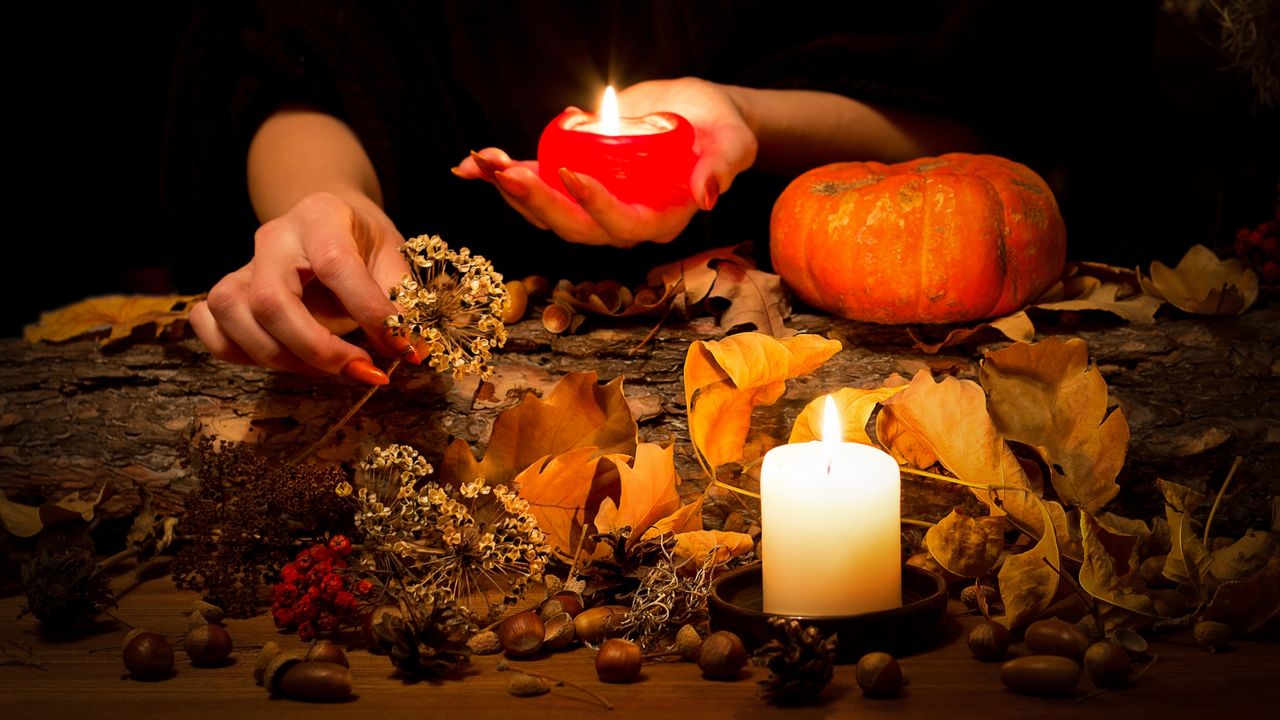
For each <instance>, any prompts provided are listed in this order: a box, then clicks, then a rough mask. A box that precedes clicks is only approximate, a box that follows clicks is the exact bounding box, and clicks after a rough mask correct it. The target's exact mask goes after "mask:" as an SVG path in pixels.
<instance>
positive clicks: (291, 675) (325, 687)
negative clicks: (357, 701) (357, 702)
mask: <svg viewBox="0 0 1280 720" xmlns="http://www.w3.org/2000/svg"><path fill="white" fill-rule="evenodd" d="M273 685H274V688H273V690H272V692H273V694H279V695H284V696H285V697H290V698H295V699H297V700H310V701H313V702H338V701H341V700H346V699H347V698H349V697H351V690H352V689H353V688H354V686H355V681H354V678H353V677H352V675H351V669H350V668H347V667H343V666H342V665H336V664H334V663H329V662H318V661H315V660H310V661H303V662H295V663H292V664H289V665H287V666H286V667H284V668H283V670H280V671H278V672H277V674H276V679H275V682H274V683H273Z"/></svg>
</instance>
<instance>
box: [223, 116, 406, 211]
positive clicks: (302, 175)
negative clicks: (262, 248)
mask: <svg viewBox="0 0 1280 720" xmlns="http://www.w3.org/2000/svg"><path fill="white" fill-rule="evenodd" d="M248 179H249V197H250V199H251V200H252V202H253V209H254V212H256V213H257V215H258V219H259V220H261V221H263V222H266V221H268V220H271V219H273V218H277V217H279V216H281V215H283V214H285V213H286V212H288V211H289V209H290V208H292V207H293V206H294V205H296V204H297V203H298V201H299V200H301V199H302V198H304V197H306V196H308V195H311V194H314V193H318V192H328V193H332V194H334V195H337V196H338V197H341V198H343V199H344V200H346V201H347V202H349V203H351V204H353V205H358V204H363V203H368V202H372V203H376V204H378V205H381V203H382V190H381V187H380V186H379V184H378V176H377V174H376V173H375V172H374V169H373V163H372V162H371V161H370V160H369V156H368V154H367V153H365V150H364V147H363V146H362V145H361V144H360V140H359V138H357V137H356V135H355V133H354V132H352V130H351V128H350V127H348V126H347V125H346V123H344V122H342V121H341V120H338V119H337V118H335V117H333V116H331V115H327V114H325V113H321V112H316V111H314V110H305V109H292V110H280V111H278V112H276V113H275V114H274V115H272V116H271V117H269V118H267V120H266V121H264V122H263V123H262V126H261V127H259V128H258V132H257V133H256V134H255V135H254V137H253V142H252V143H250V145H249V158H248Z"/></svg>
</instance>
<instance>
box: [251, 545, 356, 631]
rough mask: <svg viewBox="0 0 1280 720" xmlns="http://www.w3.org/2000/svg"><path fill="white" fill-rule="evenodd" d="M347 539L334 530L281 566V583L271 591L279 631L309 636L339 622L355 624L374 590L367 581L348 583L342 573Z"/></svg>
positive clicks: (334, 627)
mask: <svg viewBox="0 0 1280 720" xmlns="http://www.w3.org/2000/svg"><path fill="white" fill-rule="evenodd" d="M350 554H351V541H350V540H349V539H347V537H346V536H344V535H334V536H333V537H332V538H331V539H330V540H329V542H328V543H318V544H316V545H312V546H311V547H309V548H307V549H305V550H303V551H302V552H299V553H298V555H297V557H296V558H294V560H293V562H290V563H285V566H284V567H283V568H281V570H280V579H281V582H280V583H278V584H276V586H275V587H273V588H272V591H271V617H272V619H274V620H275V623H276V627H278V628H281V629H282V630H297V632H298V637H300V638H301V639H302V640H304V641H310V640H312V639H314V638H315V637H317V636H318V635H321V634H332V633H334V632H336V631H337V630H339V629H341V628H344V627H352V626H355V625H359V624H360V622H361V620H362V615H363V614H364V611H363V610H362V607H361V606H362V605H367V604H368V602H367V600H366V598H368V597H369V596H370V595H371V594H372V593H373V583H371V582H370V581H368V580H356V581H354V582H350V581H349V580H348V579H347V578H345V577H344V575H346V574H347V573H345V572H344V571H345V570H346V569H347V566H348V560H347V557H348V556H349V555H350Z"/></svg>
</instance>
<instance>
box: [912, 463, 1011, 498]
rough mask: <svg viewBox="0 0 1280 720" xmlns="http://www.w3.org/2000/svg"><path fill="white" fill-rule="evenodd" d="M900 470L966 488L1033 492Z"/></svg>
mask: <svg viewBox="0 0 1280 720" xmlns="http://www.w3.org/2000/svg"><path fill="white" fill-rule="evenodd" d="M898 469H899V470H901V471H902V472H904V473H907V474H908V475H919V476H920V477H927V478H930V479H933V480H941V481H942V482H947V483H951V484H952V485H963V486H965V487H969V488H977V489H979V490H1019V491H1022V492H1030V491H1031V489H1030V488H1025V487H1022V486H1020V485H987V484H986V483H973V482H968V481H966V480H961V479H960V478H953V477H947V476H946V475H939V474H937V473H931V472H929V471H927V470H917V469H915V468H913V467H910V466H908V465H899V466H898Z"/></svg>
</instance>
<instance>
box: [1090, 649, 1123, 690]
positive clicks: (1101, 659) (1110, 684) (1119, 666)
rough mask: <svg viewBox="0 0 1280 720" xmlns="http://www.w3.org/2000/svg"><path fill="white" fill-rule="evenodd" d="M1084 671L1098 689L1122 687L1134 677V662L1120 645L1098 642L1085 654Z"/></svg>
mask: <svg viewBox="0 0 1280 720" xmlns="http://www.w3.org/2000/svg"><path fill="white" fill-rule="evenodd" d="M1084 671H1085V674H1087V675H1088V676H1089V681H1090V682H1092V683H1093V686H1094V687H1096V688H1114V687H1120V686H1121V685H1123V684H1125V683H1126V682H1128V681H1129V677H1130V676H1131V675H1133V661H1132V660H1130V659H1129V655H1128V653H1126V652H1125V650H1124V648H1122V647H1120V646H1119V645H1117V644H1115V643H1111V642H1097V643H1094V644H1092V645H1090V646H1089V649H1088V650H1086V651H1085V653H1084Z"/></svg>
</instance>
